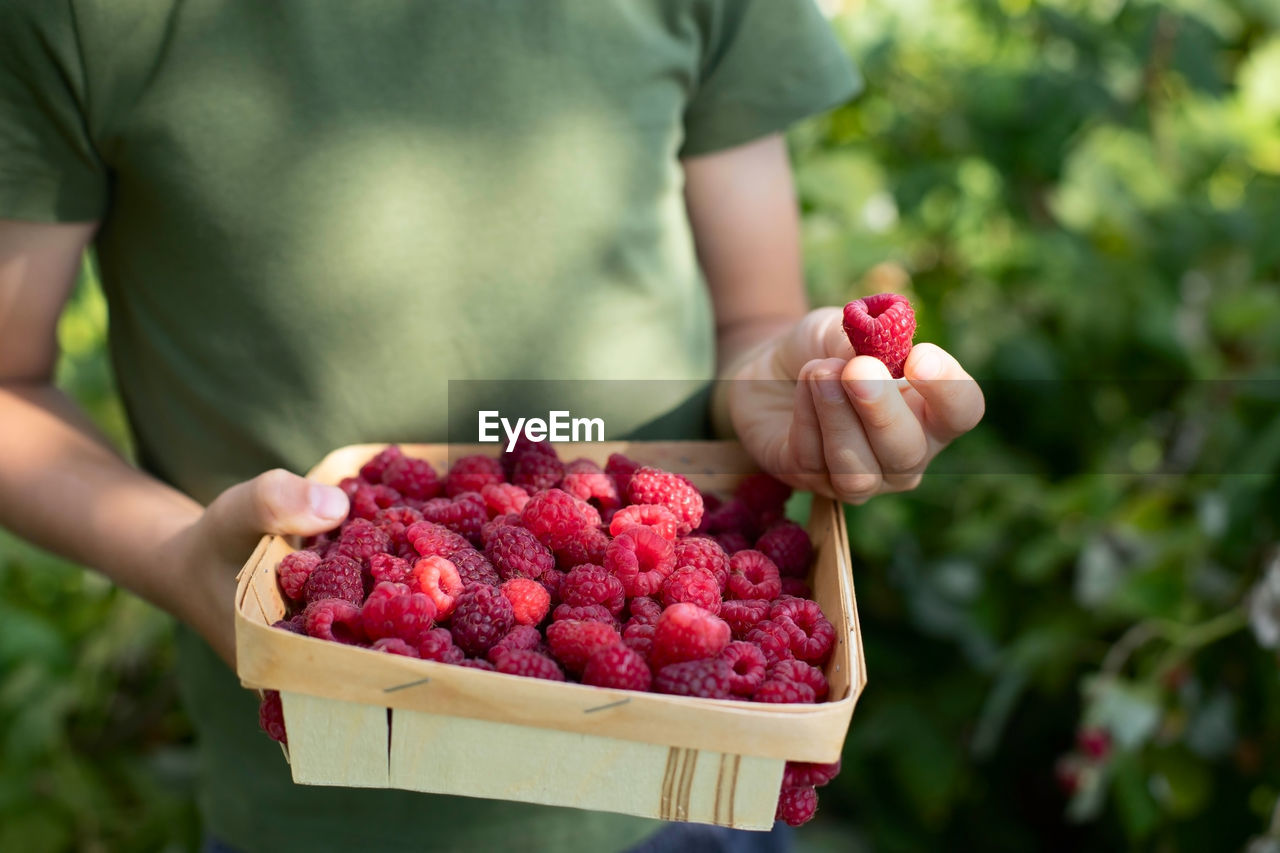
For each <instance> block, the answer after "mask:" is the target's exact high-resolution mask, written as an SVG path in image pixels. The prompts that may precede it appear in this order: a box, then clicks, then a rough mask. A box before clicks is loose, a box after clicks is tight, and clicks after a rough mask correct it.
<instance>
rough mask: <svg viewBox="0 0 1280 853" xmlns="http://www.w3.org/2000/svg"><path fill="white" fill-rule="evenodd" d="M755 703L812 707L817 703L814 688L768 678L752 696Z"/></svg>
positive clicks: (796, 682) (780, 679)
mask: <svg viewBox="0 0 1280 853" xmlns="http://www.w3.org/2000/svg"><path fill="white" fill-rule="evenodd" d="M751 701H753V702H770V703H773V704H777V705H812V704H813V703H814V702H816V701H817V699H816V697H815V695H814V692H813V688H812V687H810V686H809V685H807V684H801V683H800V682H798V681H787V680H786V679H785V678H766V679H765V680H764V683H763V684H761V685H760V686H759V687H758V688H756V692H755V693H753V694H752V696H751Z"/></svg>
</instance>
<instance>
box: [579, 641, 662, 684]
mask: <svg viewBox="0 0 1280 853" xmlns="http://www.w3.org/2000/svg"><path fill="white" fill-rule="evenodd" d="M652 681H653V676H652V674H651V673H650V672H649V664H648V663H646V662H645V659H644V655H642V654H640V653H639V652H637V651H635V650H634V649H630V648H627V646H625V645H621V646H608V647H606V648H603V649H600V650H598V651H597V652H596V653H595V654H593V655H592V656H591V657H590V658H589V659H588V660H587V665H586V667H585V668H584V669H583V670H582V683H583V684H591V685H594V686H596V687H613V688H616V689H618V690H641V691H644V690H648V689H649V685H650V684H651V683H652Z"/></svg>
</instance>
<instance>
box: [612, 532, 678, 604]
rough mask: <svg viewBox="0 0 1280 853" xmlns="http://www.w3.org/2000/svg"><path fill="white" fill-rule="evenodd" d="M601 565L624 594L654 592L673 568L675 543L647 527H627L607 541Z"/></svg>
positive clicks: (635, 594) (649, 593) (674, 564)
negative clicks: (616, 580) (613, 578)
mask: <svg viewBox="0 0 1280 853" xmlns="http://www.w3.org/2000/svg"><path fill="white" fill-rule="evenodd" d="M604 567H605V568H606V569H608V570H609V571H610V572H612V573H613V575H614V577H616V578H617V579H618V580H620V581H622V588H623V589H624V590H626V593H627V595H629V596H637V595H653V594H654V593H656V592H658V591H659V590H660V589H662V582H663V581H664V580H666V579H667V575H669V574H671V573H672V572H673V571H675V568H676V556H675V547H674V546H673V545H672V544H671V542H669V541H668V540H666V539H663V538H662V537H661V536H659V535H658V534H657V533H654V532H653V531H652V530H650V529H649V528H647V527H630V528H627V530H626V531H625V532H624V533H622V534H621V535H619V536H618V537H616V538H615V539H614V540H613V541H612V542H610V543H609V547H608V549H607V550H606V551H605V556H604Z"/></svg>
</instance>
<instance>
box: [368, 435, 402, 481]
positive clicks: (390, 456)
mask: <svg viewBox="0 0 1280 853" xmlns="http://www.w3.org/2000/svg"><path fill="white" fill-rule="evenodd" d="M403 456H404V453H403V452H401V450H400V445H398V444H388V445H387V446H386V448H385V449H383V450H382V451H381V452H380V453H378V455H377V456H375V457H373V458H372V459H370V460H369V461H368V462H366V463H364V465H363V466H361V468H360V477H361V479H363V480H364V481H365V482H366V483H381V482H382V474H383V472H384V471H386V470H387V466H388V465H390V464H391V463H392V462H395V461H396V460H397V459H400V458H402V457H403Z"/></svg>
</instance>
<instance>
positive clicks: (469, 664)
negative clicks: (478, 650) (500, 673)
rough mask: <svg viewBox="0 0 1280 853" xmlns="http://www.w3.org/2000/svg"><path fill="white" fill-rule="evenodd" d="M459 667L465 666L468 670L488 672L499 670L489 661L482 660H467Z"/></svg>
mask: <svg viewBox="0 0 1280 853" xmlns="http://www.w3.org/2000/svg"><path fill="white" fill-rule="evenodd" d="M458 666H465V667H466V668H467V669H483V670H485V671H486V672H496V671H497V669H498V668H497V667H496V666H494V665H493V664H491V663H489V662H488V661H487V660H481V659H480V658H467V659H466V660H464V661H461V662H460V663H459V664H458Z"/></svg>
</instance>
